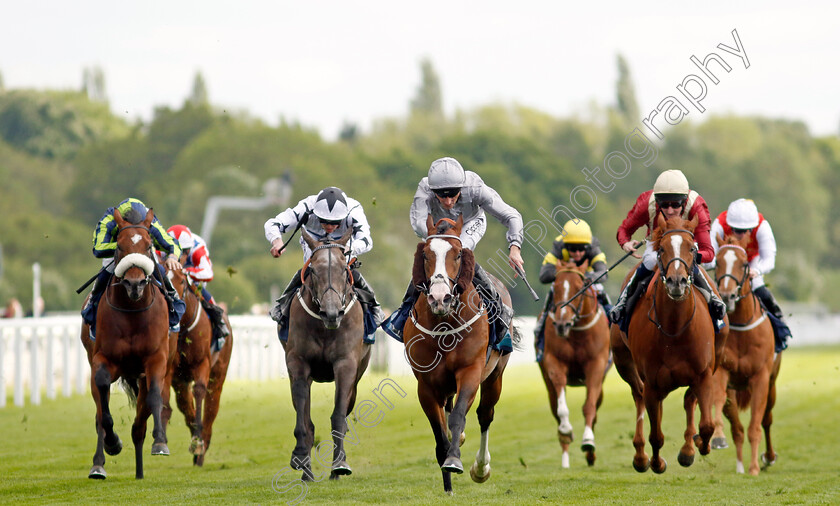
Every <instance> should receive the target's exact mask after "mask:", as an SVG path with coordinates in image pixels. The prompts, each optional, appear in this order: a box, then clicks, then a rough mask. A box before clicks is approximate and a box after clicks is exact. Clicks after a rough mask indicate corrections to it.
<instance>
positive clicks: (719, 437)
mask: <svg viewBox="0 0 840 506" xmlns="http://www.w3.org/2000/svg"><path fill="white" fill-rule="evenodd" d="M714 381H715V433H714V434H713V435H712V450H722V449H724V448H728V447H729V444H728V443H727V442H726V432H725V431H724V429H723V405H724V404H726V386H727V384H728V383H729V371H728V370H726V369H724V368H723V366H718V369H717V371H715V375H714Z"/></svg>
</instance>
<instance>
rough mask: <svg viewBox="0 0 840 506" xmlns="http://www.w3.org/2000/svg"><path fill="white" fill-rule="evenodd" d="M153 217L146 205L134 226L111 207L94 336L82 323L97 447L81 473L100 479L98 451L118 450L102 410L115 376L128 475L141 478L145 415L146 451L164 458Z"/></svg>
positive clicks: (165, 343)
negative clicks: (126, 437)
mask: <svg viewBox="0 0 840 506" xmlns="http://www.w3.org/2000/svg"><path fill="white" fill-rule="evenodd" d="M153 219H154V211H153V210H152V209H149V211H148V213H147V214H146V217H145V220H144V221H142V222H140V223H129V222H127V221H126V220H124V219H123V217H122V215H121V214H120V211H119V210H118V209H115V210H114V220H115V221H116V223H117V227H118V232H117V235H116V242H117V247H116V251H115V253H114V264H115V265H116V267H115V268H114V274H113V275H112V277H111V279H110V281H109V283H108V286H107V287H106V288H105V292H104V293H103V294H102V300H101V301H100V304H99V308H98V310H97V314H96V340H95V341H91V339H90V337H89V335H88V330H89V329H88V325H87V324H84V323H83V324H82V332H81V340H82V344H83V345H84V347H85V349H86V351H87V356H88V363H89V364H90V372H91V375H90V376H91V389H90V390H91V396H92V397H93V401H94V402H95V403H96V435H97V444H96V453H94V456H93V467H91V469H90V473H89V475H88V478H93V479H105V478H106V476H107V474H106V472H105V453H107V454H108V455H117V454H119V453H120V451H121V450H122V441H120V438H119V436H118V435H117V434H116V432H114V419H113V416H112V415H111V410H110V390H111V383H113V382H115V381H117V380H122V382H123V387H124V389H125V391H126V394H127V395H128V398H129V402H130V403H131V404H133V405H135V406H136V415H135V418H134V423H133V424H132V426H131V439H132V441H133V443H134V460H135V478H137V479H141V478H143V442H144V441H145V439H146V421H147V420H148V418H149V416H152V417H153V420H154V429H153V430H152V435H153V437H154V443H153V444H152V455H169V448H168V447H167V444H166V443H167V441H166V430H165V427H164V424H163V421H162V419H161V410H162V407H163V403H162V392H164V391H168V390H169V384H168V383H167V382H166V367H167V362H168V360H169V357H170V351H171V348H170V346H174V344H171V343H170V338H171V336H170V333H169V311H168V309H167V304H166V299H165V297H164V295H163V292H162V290H160V289H158V288H156V287H155V286H154V284H153V283H152V273H153V270H154V269H155V268H157V267H156V265H155V260H154V257H153V254H154V253H153V250H152V238H151V235H150V233H149V227H151V225H152V220H153ZM172 338H173V339H174V334H173V336H172ZM103 450H104V452H103Z"/></svg>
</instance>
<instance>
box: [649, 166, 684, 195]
mask: <svg viewBox="0 0 840 506" xmlns="http://www.w3.org/2000/svg"><path fill="white" fill-rule="evenodd" d="M688 191H689V190H688V179H686V178H685V174H683V173H682V171H681V170H677V169H671V170H666V171H665V172H663V173H662V174H659V177H657V178H656V182H655V183H654V184H653V194H654V195H655V196H657V197H660V196H661V197H665V196H666V195H667V196H675V197H676V196H682V197H683V198H685V197H687V196H688Z"/></svg>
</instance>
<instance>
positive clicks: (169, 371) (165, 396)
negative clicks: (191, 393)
mask: <svg viewBox="0 0 840 506" xmlns="http://www.w3.org/2000/svg"><path fill="white" fill-rule="evenodd" d="M164 383H166V384H167V385H170V388H167V389H166V391H164V392H161V397H162V403H163V407H162V408H161V411H160V416H161V418H162V419H163V426H164V428H166V427H168V426H169V420H170V419H171V418H172V405H171V404H170V402H169V398H170V395H171V393H172V389H173V388H174V389H175V402H177V403H178V408H179V409H180V410H181V412H182V413H183V412H184V409H183V408H181V404H180V399H178V387H177V386H176V384H177V383H178V379H177V378H176V376H175V364H174V363H172V364H171V365H170V366H169V367H167V368H166V379H165V381H164Z"/></svg>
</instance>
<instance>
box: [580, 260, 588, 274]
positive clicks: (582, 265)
mask: <svg viewBox="0 0 840 506" xmlns="http://www.w3.org/2000/svg"><path fill="white" fill-rule="evenodd" d="M588 268H589V259H588V258H584V259H583V263H582V264H580V265H579V266H578V270H579V271H580V272H584V273H585V272H586V269H588Z"/></svg>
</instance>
